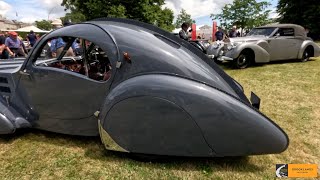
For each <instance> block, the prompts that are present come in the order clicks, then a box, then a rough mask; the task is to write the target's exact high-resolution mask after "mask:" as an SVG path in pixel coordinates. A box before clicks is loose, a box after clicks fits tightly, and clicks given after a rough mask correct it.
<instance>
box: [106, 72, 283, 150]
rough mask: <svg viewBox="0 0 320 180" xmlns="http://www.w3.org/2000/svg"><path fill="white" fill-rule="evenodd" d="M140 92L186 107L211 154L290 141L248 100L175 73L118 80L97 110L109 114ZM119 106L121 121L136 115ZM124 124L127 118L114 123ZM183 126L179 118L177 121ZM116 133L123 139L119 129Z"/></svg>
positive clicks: (276, 146) (274, 147)
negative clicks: (212, 152) (117, 104)
mask: <svg viewBox="0 0 320 180" xmlns="http://www.w3.org/2000/svg"><path fill="white" fill-rule="evenodd" d="M140 96H147V97H157V98H161V99H166V100H168V101H170V102H172V103H174V104H176V105H177V106H179V107H181V108H182V109H183V110H184V111H186V112H188V113H189V114H190V116H191V117H192V119H193V120H194V121H195V122H196V123H197V125H198V126H199V127H200V129H201V131H202V133H203V135H204V137H205V139H206V142H207V143H208V145H209V146H210V147H211V148H212V150H213V151H214V152H215V153H216V154H215V156H241V155H250V154H268V153H280V152H282V151H284V150H285V149H286V148H287V146H288V143H289V139H288V137H287V135H286V134H285V132H284V131H283V130H282V129H281V128H280V127H279V126H277V125H276V124H275V123H274V122H272V121H271V120H270V119H269V118H267V117H266V116H264V115H263V114H261V113H260V112H259V111H258V110H257V109H255V108H253V107H252V106H251V105H248V104H247V103H245V102H242V101H241V100H240V99H238V98H237V97H235V96H232V95H231V94H228V93H226V92H223V91H220V90H218V89H216V88H214V87H210V86H208V85H204V84H202V83H199V82H196V81H192V80H188V79H185V78H180V77H176V76H169V75H160V74H153V75H142V76H137V77H135V78H131V79H129V80H127V81H124V82H122V83H121V84H119V85H118V86H117V87H116V88H114V89H113V90H112V91H111V92H110V94H109V95H108V97H107V100H106V101H105V102H106V103H105V104H104V106H103V108H102V109H103V110H102V112H101V115H100V116H101V117H108V112H110V111H112V109H113V107H114V105H115V104H116V103H117V102H121V101H124V100H126V99H128V98H130V97H140ZM141 103H142V102H141ZM149 103H150V101H143V105H145V106H146V107H148V104H149ZM132 106H133V105H132ZM137 107H140V105H139V106H138V105H137ZM132 108H133V109H128V111H132V110H134V109H135V107H134V106H133V107H132ZM120 109H121V111H118V112H119V113H118V116H117V117H119V119H121V120H120V122H121V121H122V120H123V119H132V121H134V119H135V117H134V116H133V115H132V114H131V113H128V114H127V113H126V112H127V111H126V110H127V109H126V108H120ZM148 111H149V112H148V113H151V114H152V113H154V114H158V111H160V112H161V109H159V108H150V109H149V110H148ZM121 112H123V113H121ZM120 113H121V114H120ZM140 114H141V113H140ZM158 116H159V115H158ZM139 117H140V116H139ZM143 118H144V117H143V116H141V117H140V118H139V119H141V121H142V122H143V121H144V119H143ZM112 119H113V120H114V119H115V118H112ZM172 120H174V119H172ZM147 121H148V120H146V122H147ZM126 122H127V121H126ZM108 123H109V121H108V118H107V119H105V121H104V122H102V125H103V127H108V126H109V124H108ZM125 124H127V123H121V124H119V125H118V126H124V125H125ZM135 126H137V127H136V128H139V126H142V124H140V123H137V124H135ZM183 126H184V124H183V123H181V127H183ZM112 127H116V125H114V126H112ZM170 133H172V134H174V132H170ZM239 137H240V139H241V140H239ZM118 138H120V139H121V135H120V134H119V135H118ZM155 141H160V139H155ZM125 145H126V144H124V145H123V146H125ZM129 147H130V146H129Z"/></svg>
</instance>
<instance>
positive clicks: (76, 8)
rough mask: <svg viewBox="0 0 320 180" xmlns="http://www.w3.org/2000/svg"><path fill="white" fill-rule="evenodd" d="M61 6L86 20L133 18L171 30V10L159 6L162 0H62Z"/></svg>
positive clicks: (162, 3) (162, 2)
mask: <svg viewBox="0 0 320 180" xmlns="http://www.w3.org/2000/svg"><path fill="white" fill-rule="evenodd" d="M61 5H62V6H64V7H65V8H66V9H69V10H71V12H73V13H75V12H77V13H81V14H83V15H84V17H85V19H86V20H91V19H95V18H100V17H121V18H129V19H135V20H139V21H142V22H146V23H150V24H154V25H157V26H159V27H160V28H163V29H165V30H168V31H171V30H173V29H174V26H173V18H174V16H173V12H172V10H170V9H168V8H164V9H163V8H161V6H162V5H164V0H135V1H131V0H63V1H62V4H61Z"/></svg>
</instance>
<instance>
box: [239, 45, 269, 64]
mask: <svg viewBox="0 0 320 180" xmlns="http://www.w3.org/2000/svg"><path fill="white" fill-rule="evenodd" d="M247 49H250V50H251V51H253V53H254V62H255V63H266V62H269V61H270V54H269V52H267V50H265V49H264V48H262V47H260V46H258V45H256V44H251V43H244V44H241V45H240V46H238V47H237V48H236V49H234V52H235V53H234V54H233V59H235V58H237V57H239V55H240V54H241V52H243V51H244V50H247Z"/></svg>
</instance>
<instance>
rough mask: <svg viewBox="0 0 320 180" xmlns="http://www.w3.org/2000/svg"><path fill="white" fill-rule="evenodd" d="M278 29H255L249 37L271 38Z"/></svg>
mask: <svg viewBox="0 0 320 180" xmlns="http://www.w3.org/2000/svg"><path fill="white" fill-rule="evenodd" d="M275 29H276V28H274V27H270V28H253V29H252V30H251V31H250V32H249V33H248V34H247V36H270V35H271V33H272V32H273V31H274V30H275Z"/></svg>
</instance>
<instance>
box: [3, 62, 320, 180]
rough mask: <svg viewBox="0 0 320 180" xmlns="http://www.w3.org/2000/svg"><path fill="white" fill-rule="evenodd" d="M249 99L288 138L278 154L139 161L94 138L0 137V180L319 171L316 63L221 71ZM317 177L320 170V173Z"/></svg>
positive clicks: (319, 74)
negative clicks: (297, 168) (296, 168)
mask: <svg viewBox="0 0 320 180" xmlns="http://www.w3.org/2000/svg"><path fill="white" fill-rule="evenodd" d="M226 72H227V73H228V74H229V75H231V76H232V77H234V78H235V79H236V80H237V81H238V82H240V83H241V84H242V85H243V87H244V89H245V90H246V94H247V95H249V93H250V91H254V92H255V93H256V94H258V95H259V97H260V98H261V100H262V101H261V111H262V112H263V113H265V114H266V115H267V116H268V117H270V118H271V119H272V120H274V121H275V122H276V123H277V124H279V125H280V126H281V127H282V128H283V129H284V130H285V131H286V132H287V134H288V136H289V138H290V145H289V148H288V149H287V150H286V151H285V152H283V153H282V154H277V155H261V156H249V157H245V158H237V159H233V158H213V159H174V160H171V161H166V162H161V163H144V162H137V161H134V160H131V159H129V158H127V157H126V156H124V155H121V154H120V155H119V154H115V153H111V152H108V151H106V150H105V149H104V147H103V146H102V144H101V143H100V139H99V138H83V137H73V136H65V135H58V134H54V133H47V132H43V131H38V130H31V131H27V132H20V133H18V134H15V135H13V136H0V177H1V179H19V180H20V179H128V178H131V179H244V180H247V179H274V177H275V164H277V163H313V164H318V165H319V166H320V149H319V147H320V103H319V102H320V58H318V59H312V60H311V61H309V62H306V63H300V62H293V61H291V62H287V63H276V64H266V65H263V66H257V67H251V68H248V69H244V70H232V69H228V68H226ZM319 174H320V173H319Z"/></svg>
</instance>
